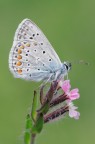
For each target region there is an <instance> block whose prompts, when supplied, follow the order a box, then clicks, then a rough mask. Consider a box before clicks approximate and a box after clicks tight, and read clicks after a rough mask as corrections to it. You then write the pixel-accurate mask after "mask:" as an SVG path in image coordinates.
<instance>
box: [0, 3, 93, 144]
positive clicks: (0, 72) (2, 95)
mask: <svg viewBox="0 0 95 144" xmlns="http://www.w3.org/2000/svg"><path fill="white" fill-rule="evenodd" d="M24 18H30V19H31V20H32V21H34V22H35V23H36V24H37V25H38V26H39V27H40V28H41V29H42V31H43V32H44V33H45V35H46V36H47V38H48V39H49V41H50V42H51V44H52V45H53V47H54V48H55V50H56V52H57V53H58V55H59V57H60V59H61V60H62V61H64V60H69V61H74V62H76V61H79V60H82V59H83V60H85V61H88V62H89V63H90V65H89V66H86V65H81V64H73V66H72V70H71V72H70V74H69V78H70V80H71V85H72V88H75V87H78V88H79V90H80V95H81V97H80V99H79V100H78V101H76V102H75V105H77V106H78V107H79V111H80V113H81V116H80V119H79V120H78V121H76V120H74V119H70V118H68V117H66V118H65V119H62V120H60V121H58V122H55V123H51V124H48V125H44V129H43V131H42V133H41V134H40V135H38V137H37V142H36V143H37V144H43V143H44V144H69V143H70V144H89V143H90V144H95V92H94V90H95V1H94V0H47V1H45V0H0V50H1V52H0V66H1V67H0V144H6V143H7V144H23V133H24V127H25V117H26V114H27V112H28V111H29V110H30V108H31V103H32V97H33V90H34V89H35V88H36V87H38V86H39V83H34V82H26V81H24V80H21V79H15V78H13V76H12V74H11V73H10V71H9V68H8V57H9V51H10V49H11V46H12V42H13V37H14V33H15V30H16V28H17V26H18V24H19V23H20V22H21V21H22V20H23V19H24Z"/></svg>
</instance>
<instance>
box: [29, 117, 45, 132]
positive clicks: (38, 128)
mask: <svg viewBox="0 0 95 144" xmlns="http://www.w3.org/2000/svg"><path fill="white" fill-rule="evenodd" d="M43 124H44V119H43V114H40V115H39V116H38V118H37V121H36V123H35V125H34V126H33V127H32V133H34V134H37V133H40V132H41V130H42V128H43Z"/></svg>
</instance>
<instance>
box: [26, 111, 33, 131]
mask: <svg viewBox="0 0 95 144" xmlns="http://www.w3.org/2000/svg"><path fill="white" fill-rule="evenodd" d="M32 125H33V122H32V119H31V117H30V115H29V114H28V115H27V117H26V130H27V129H31V128H32Z"/></svg>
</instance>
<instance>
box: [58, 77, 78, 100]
mask: <svg viewBox="0 0 95 144" xmlns="http://www.w3.org/2000/svg"><path fill="white" fill-rule="evenodd" d="M59 84H60V86H61V88H62V90H63V91H64V92H65V93H66V94H67V96H68V98H69V100H71V101H72V100H75V99H78V98H79V97H80V95H79V93H78V92H79V90H78V88H75V89H73V90H71V91H70V88H71V85H70V80H65V81H63V82H60V83H59Z"/></svg>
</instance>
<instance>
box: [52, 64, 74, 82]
mask: <svg viewBox="0 0 95 144" xmlns="http://www.w3.org/2000/svg"><path fill="white" fill-rule="evenodd" d="M70 69H71V63H69V62H64V63H62V65H61V67H60V68H59V69H57V70H56V71H53V72H52V73H51V77H50V81H53V80H59V79H61V78H62V77H64V76H66V75H67V74H68V72H69V70H70Z"/></svg>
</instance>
